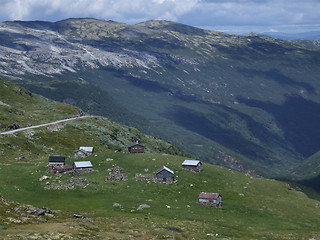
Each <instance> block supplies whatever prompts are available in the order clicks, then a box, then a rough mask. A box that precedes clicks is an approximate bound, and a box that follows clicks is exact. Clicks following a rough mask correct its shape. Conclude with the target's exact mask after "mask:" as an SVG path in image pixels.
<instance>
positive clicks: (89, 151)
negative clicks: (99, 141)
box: [79, 147, 94, 155]
mask: <svg viewBox="0 0 320 240" xmlns="http://www.w3.org/2000/svg"><path fill="white" fill-rule="evenodd" d="M79 150H82V151H84V152H86V153H87V155H90V154H92V153H93V150H94V149H93V147H80V148H79Z"/></svg>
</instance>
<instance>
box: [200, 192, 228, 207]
mask: <svg viewBox="0 0 320 240" xmlns="http://www.w3.org/2000/svg"><path fill="white" fill-rule="evenodd" d="M199 203H200V204H203V205H207V206H211V207H222V205H223V202H222V196H221V195H220V194H219V193H208V192H201V193H200V194H199Z"/></svg>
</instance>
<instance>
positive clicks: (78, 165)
mask: <svg viewBox="0 0 320 240" xmlns="http://www.w3.org/2000/svg"><path fill="white" fill-rule="evenodd" d="M73 165H74V167H75V168H92V163H91V162H90V161H81V162H74V163H73Z"/></svg>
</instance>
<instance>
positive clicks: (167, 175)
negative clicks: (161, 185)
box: [156, 166, 174, 182]
mask: <svg viewBox="0 0 320 240" xmlns="http://www.w3.org/2000/svg"><path fill="white" fill-rule="evenodd" d="M156 177H157V179H158V180H162V181H163V182H167V181H174V172H173V171H172V170H171V169H170V168H167V167H166V166H163V167H161V168H159V169H158V170H157V171H156Z"/></svg>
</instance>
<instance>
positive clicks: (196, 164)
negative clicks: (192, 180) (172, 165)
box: [182, 160, 202, 172]
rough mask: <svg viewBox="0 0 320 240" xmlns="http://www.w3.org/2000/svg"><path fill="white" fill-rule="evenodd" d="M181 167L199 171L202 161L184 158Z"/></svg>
mask: <svg viewBox="0 0 320 240" xmlns="http://www.w3.org/2000/svg"><path fill="white" fill-rule="evenodd" d="M182 168H183V169H187V170H191V171H194V172H201V171H202V162H201V161H199V160H184V162H183V163H182Z"/></svg>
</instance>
